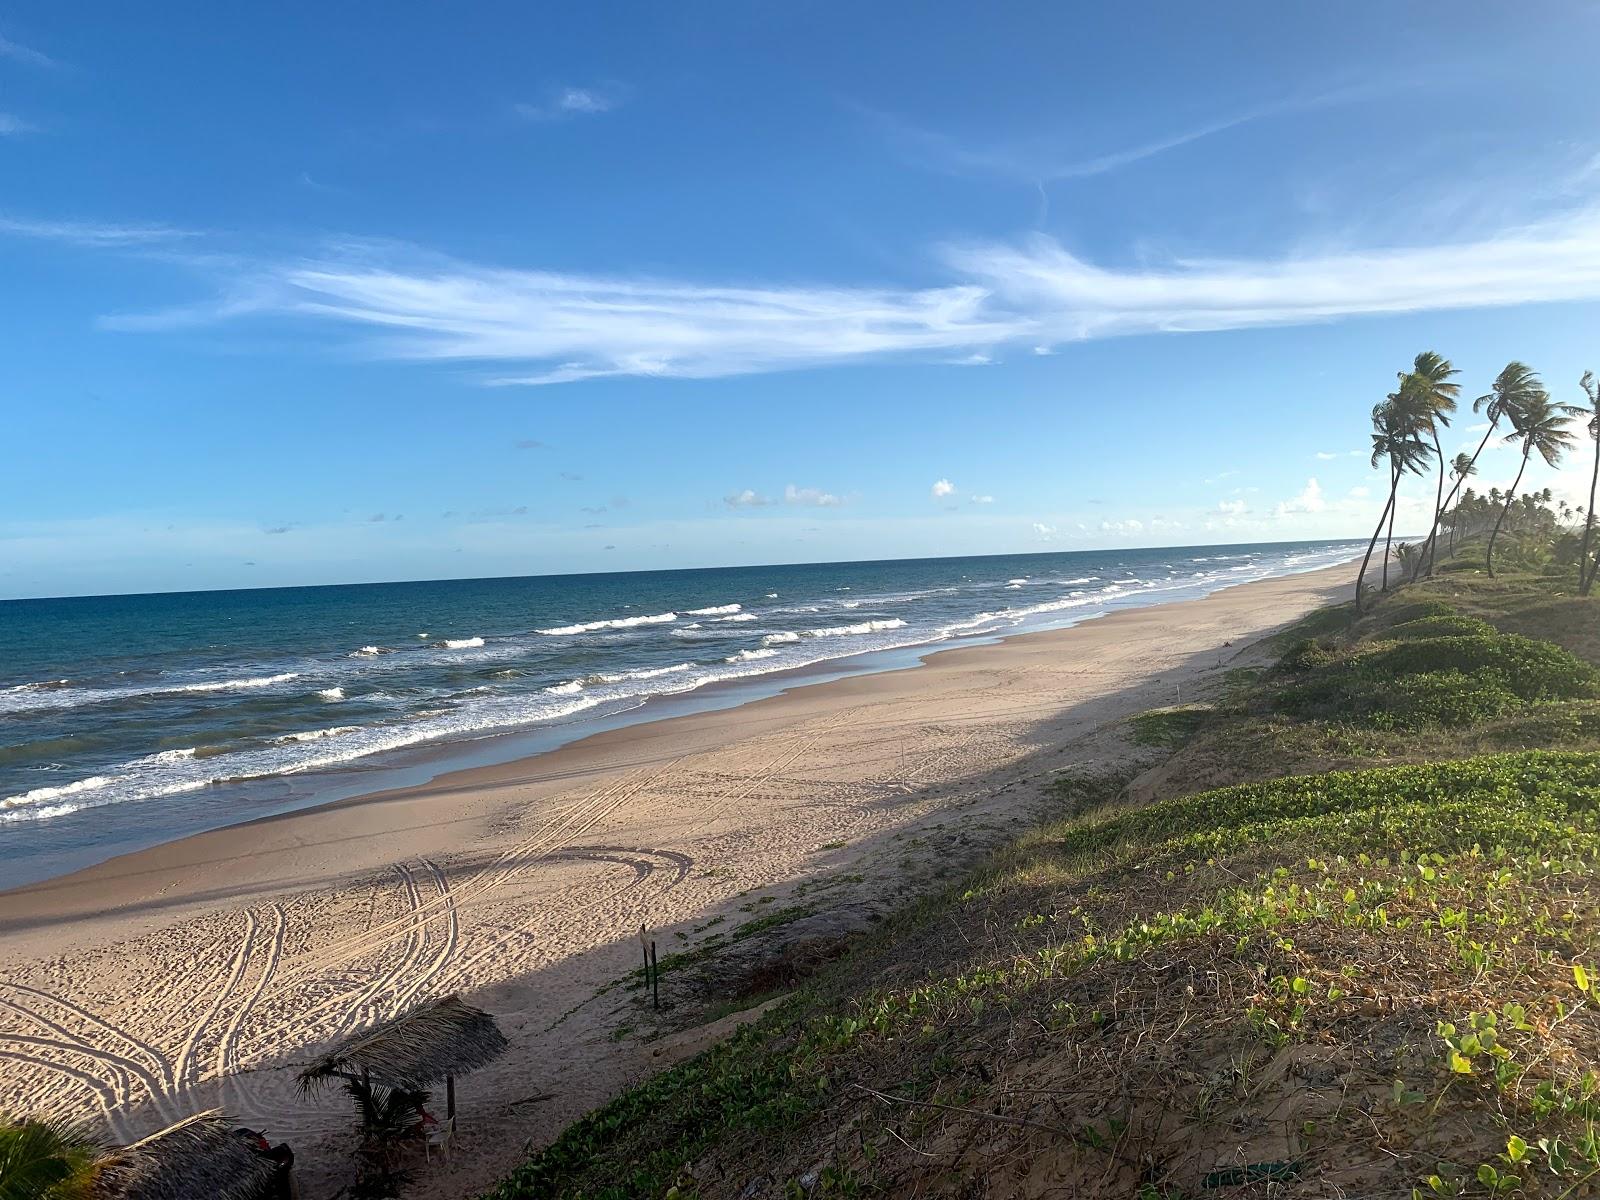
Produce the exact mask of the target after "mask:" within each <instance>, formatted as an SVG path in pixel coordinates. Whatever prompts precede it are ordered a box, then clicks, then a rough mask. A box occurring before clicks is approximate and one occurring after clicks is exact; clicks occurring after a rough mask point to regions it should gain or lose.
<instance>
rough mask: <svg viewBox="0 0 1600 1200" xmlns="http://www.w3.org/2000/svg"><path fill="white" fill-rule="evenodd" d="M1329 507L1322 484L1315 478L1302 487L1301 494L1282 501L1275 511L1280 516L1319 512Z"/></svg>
mask: <svg viewBox="0 0 1600 1200" xmlns="http://www.w3.org/2000/svg"><path fill="white" fill-rule="evenodd" d="M1327 507H1328V501H1327V498H1326V497H1325V496H1323V494H1322V485H1321V484H1320V483H1318V482H1317V481H1316V480H1315V479H1308V480H1306V486H1305V487H1303V488H1301V489H1300V494H1299V495H1297V496H1294V497H1291V498H1290V499H1288V500H1283V501H1280V502H1279V504H1278V507H1277V508H1276V509H1275V510H1274V511H1275V512H1276V514H1277V515H1278V516H1280V517H1288V516H1293V515H1296V514H1299V513H1319V512H1322V511H1323V510H1324V509H1325V508H1327Z"/></svg>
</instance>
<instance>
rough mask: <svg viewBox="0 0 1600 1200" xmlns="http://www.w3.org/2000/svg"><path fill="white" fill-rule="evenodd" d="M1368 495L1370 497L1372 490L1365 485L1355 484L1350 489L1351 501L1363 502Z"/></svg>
mask: <svg viewBox="0 0 1600 1200" xmlns="http://www.w3.org/2000/svg"><path fill="white" fill-rule="evenodd" d="M1370 495H1372V489H1371V488H1369V487H1368V486H1367V485H1366V484H1357V485H1356V486H1355V487H1353V488H1351V489H1350V498H1351V499H1352V500H1365V499H1366V498H1367V497H1368V496H1370Z"/></svg>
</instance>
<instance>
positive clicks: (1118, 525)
mask: <svg viewBox="0 0 1600 1200" xmlns="http://www.w3.org/2000/svg"><path fill="white" fill-rule="evenodd" d="M1100 532H1101V533H1120V534H1130V533H1143V532H1144V522H1143V521H1137V520H1133V519H1131V518H1130V519H1129V520H1126V521H1101V522H1100Z"/></svg>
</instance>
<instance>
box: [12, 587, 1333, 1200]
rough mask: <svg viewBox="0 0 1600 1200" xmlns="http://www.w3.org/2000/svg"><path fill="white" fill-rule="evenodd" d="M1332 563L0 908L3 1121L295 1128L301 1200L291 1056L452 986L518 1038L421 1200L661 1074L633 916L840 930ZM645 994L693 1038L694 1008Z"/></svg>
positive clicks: (1029, 798) (1287, 607)
mask: <svg viewBox="0 0 1600 1200" xmlns="http://www.w3.org/2000/svg"><path fill="white" fill-rule="evenodd" d="M1354 573H1355V566H1354V564H1353V563H1352V564H1342V565H1340V566H1335V567H1329V568H1322V569H1320V570H1316V571H1311V572H1306V573H1302V574H1299V575H1293V576H1284V577H1278V578H1274V579H1268V580H1259V581H1253V582H1249V583H1244V584H1240V585H1237V586H1235V587H1230V588H1226V589H1221V590H1219V591H1217V592H1214V593H1212V594H1210V595H1208V596H1206V597H1203V598H1200V599H1195V600H1184V601H1179V602H1174V603H1167V604H1161V605H1150V606H1147V607H1142V608H1131V609H1126V610H1122V611H1120V612H1117V613H1113V614H1110V615H1108V616H1106V617H1104V618H1102V619H1099V620H1094V621H1089V622H1085V623H1082V624H1079V625H1076V626H1073V627H1070V628H1066V629H1061V630H1053V631H1047V632H1037V633H1026V634H1018V635H1014V636H1012V637H1010V638H1005V639H1001V640H999V641H996V642H993V643H989V644H983V645H967V646H957V647H950V648H946V649H941V650H940V651H939V652H937V653H933V654H926V653H925V652H924V657H925V661H923V662H922V663H921V665H920V666H919V667H918V668H917V669H914V670H909V669H908V670H896V671H880V672H877V673H874V674H868V675H857V676H854V677H851V678H846V679H838V680H833V681H831V682H827V683H821V684H814V685H804V686H793V687H789V688H787V689H786V690H784V691H783V692H781V693H780V694H778V695H775V696H772V697H770V698H767V699H764V700H758V701H755V702H753V703H748V704H744V705H741V706H739V707H736V708H732V709H722V710H713V711H707V712H701V713H697V714H691V715H685V716H680V717H674V718H669V719H666V720H658V721H654V722H650V723H646V724H639V725H634V726H631V727H629V728H627V729H622V730H615V731H610V732H606V733H599V734H595V735H592V736H590V737H588V738H585V739H582V740H580V741H578V742H574V743H571V744H569V745H568V746H566V747H563V748H562V749H559V750H556V751H553V752H551V753H549V754H545V755H541V756H538V757H536V758H532V759H522V760H517V761H513V762H508V763H502V764H498V765H493V766H485V767H479V768H472V769H468V770H465V771H456V772H450V773H446V774H444V775H441V776H439V777H438V778H437V779H434V780H432V781H431V782H430V783H427V784H425V785H421V786H418V787H413V788H404V789H396V790H391V791H388V792H383V793H377V794H373V795H368V796H363V797H359V798H351V799H347V800H341V801H335V802H332V803H330V804H326V805H322V806H319V807H317V808H314V809H300V810H297V811H295V812H291V813H287V814H282V815H279V816H275V817H268V818H264V819H262V820H259V821H256V822H252V823H248V824H242V825H233V826H228V827H225V828H222V829H218V830H212V831H210V832H207V833H202V834H197V835H193V836H191V837H188V838H185V839H182V840H180V841H177V842H171V843H166V844H163V845H162V846H159V847H154V848H152V849H149V850H143V851H138V852H136V853H134V854H130V855H126V856H122V857H119V858H117V859H113V860H111V861H109V862H107V863H103V864H100V865H99V866H97V867H92V868H88V869H87V870H84V871H80V872H75V873H73V874H71V875H67V876H62V877H59V878H57V879H55V880H51V881H47V882H45V883H43V884H35V885H30V886H26V887H23V888H21V889H17V890H13V891H10V892H7V893H4V895H5V904H4V905H3V906H0V908H3V916H0V947H3V950H4V957H5V961H6V963H7V970H6V976H7V978H6V979H5V980H0V983H4V984H8V985H10V986H12V987H18V988H25V989H28V990H27V992H26V996H28V997H41V996H43V997H51V998H53V999H51V1001H50V1003H51V1004H55V1005H57V1006H58V1007H56V1008H49V1009H37V1010H36V1011H37V1013H38V1018H37V1019H35V1018H29V1017H27V1016H26V1015H25V1013H24V1010H25V1009H26V1008H27V1007H28V1005H35V1004H38V1003H41V1002H40V1001H37V1000H27V1002H26V1003H25V1004H21V1005H18V1004H10V1005H9V1006H5V1005H0V1038H3V1037H4V1036H5V1035H6V1034H7V1033H10V1034H12V1035H13V1036H23V1037H25V1038H32V1039H34V1041H37V1039H38V1036H39V1029H40V1026H39V1020H40V1019H44V1018H48V1019H49V1020H50V1021H51V1022H53V1025H54V1026H55V1027H56V1028H55V1029H54V1031H53V1032H50V1033H49V1035H48V1036H49V1038H50V1039H51V1040H52V1042H54V1043H56V1044H57V1048H56V1049H51V1050H48V1051H37V1052H34V1053H35V1062H34V1063H33V1064H32V1065H23V1066H19V1067H17V1069H16V1070H15V1071H14V1072H11V1077H10V1078H9V1079H7V1080H5V1081H0V1107H7V1108H11V1109H19V1110H27V1109H31V1110H34V1111H39V1112H42V1113H45V1114H55V1115H62V1116H73V1115H75V1116H78V1117H80V1118H81V1117H84V1116H94V1115H96V1114H98V1115H99V1116H100V1118H101V1119H102V1120H103V1121H104V1123H105V1124H106V1126H107V1128H108V1132H110V1133H111V1134H112V1135H113V1136H115V1137H118V1138H131V1137H136V1136H142V1135H143V1134H145V1133H148V1132H150V1131H151V1130H152V1129H154V1128H158V1127H160V1126H161V1125H162V1124H164V1123H167V1122H168V1121H169V1120H171V1119H175V1118H176V1117H177V1116H181V1115H183V1114H184V1113H186V1112H192V1111H194V1110H195V1109H197V1108H205V1107H212V1106H217V1105H220V1106H222V1107H225V1108H227V1109H228V1110H229V1111H230V1112H232V1113H233V1114H235V1115H236V1116H237V1117H238V1118H239V1119H240V1120H244V1121H247V1122H249V1123H251V1124H252V1125H253V1127H266V1128H268V1129H269V1130H271V1131H272V1133H273V1136H274V1138H275V1139H276V1138H278V1137H284V1138H287V1139H289V1140H290V1141H292V1142H293V1144H294V1145H295V1149H296V1153H297V1156H298V1158H299V1161H301V1162H302V1163H303V1164H304V1167H305V1170H304V1175H303V1178H304V1182H305V1184H306V1185H307V1186H308V1187H310V1188H312V1191H311V1192H308V1194H322V1193H323V1192H331V1191H333V1190H335V1185H336V1182H337V1179H338V1175H339V1172H340V1170H341V1169H342V1168H341V1164H342V1163H347V1161H348V1146H347V1144H346V1142H347V1138H348V1120H347V1117H346V1115H345V1112H344V1108H343V1105H342V1103H341V1101H340V1099H339V1098H338V1097H329V1098H327V1100H326V1101H324V1102H321V1103H308V1102H305V1101H302V1100H300V1099H298V1098H297V1097H296V1095H295V1092H294V1087H293V1072H294V1064H295V1063H296V1062H298V1061H302V1060H303V1059H304V1057H305V1056H306V1054H307V1053H308V1052H311V1051H312V1050H314V1049H315V1048H318V1047H321V1046H325V1045H326V1044H328V1042H329V1041H330V1040H333V1039H336V1038H338V1037H341V1036H345V1035H348V1034H349V1033H350V1032H352V1031H354V1030H356V1029H359V1028H362V1027H363V1026H365V1025H368V1024H371V1023H372V1022H373V1021H375V1020H380V1019H383V1018H384V1017H386V1016H389V1015H393V1014H394V1013H395V1012H398V1011H403V1010H404V1009H405V1008H407V1007H409V1006H410V1005H412V1004H414V1003H416V1002H418V1001H420V1000H424V999H429V998H432V997H435V996H440V995H447V994H450V993H459V994H462V995H463V996H465V997H466V998H467V999H468V1001H469V1003H473V1004H476V1005H478V1006H480V1007H483V1008H485V1009H486V1010H488V1011H489V1012H490V1013H491V1014H493V1015H494V1016H495V1017H496V1019H497V1020H498V1021H499V1022H500V1023H501V1025H502V1028H503V1029H504V1031H505V1033H506V1035H507V1037H508V1038H509V1039H510V1041H511V1045H512V1049H511V1051H510V1052H509V1053H508V1054H507V1055H506V1056H505V1057H504V1058H503V1059H502V1060H500V1061H499V1062H497V1063H495V1064H493V1065H492V1066H490V1067H488V1068H485V1069H484V1070H483V1071H481V1072H479V1073H477V1074H474V1075H473V1076H472V1077H471V1078H470V1079H469V1080H468V1081H467V1082H466V1083H465V1084H464V1086H463V1088H462V1095H461V1103H462V1110H461V1111H462V1126H461V1131H460V1134H459V1144H458V1147H457V1152H458V1157H457V1160H456V1163H455V1164H454V1165H452V1166H451V1167H448V1168H441V1169H440V1170H438V1171H437V1172H433V1173H430V1174H428V1175H427V1176H425V1177H423V1178H421V1179H420V1180H419V1183H418V1186H417V1189H416V1192H415V1195H417V1196H418V1197H421V1198H424V1200H427V1198H434V1200H448V1198H449V1197H455V1196H462V1195H467V1194H475V1193H476V1191H477V1190H479V1189H481V1187H482V1186H484V1185H486V1184H487V1183H489V1182H491V1181H492V1180H493V1179H494V1178H496V1177H497V1176H498V1175H499V1173H500V1172H502V1171H503V1170H505V1169H506V1168H507V1167H508V1166H509V1165H510V1164H511V1163H512V1162H513V1161H515V1159H516V1156H517V1153H518V1150H519V1148H520V1147H521V1146H522V1145H523V1144H524V1143H525V1142H528V1141H533V1142H535V1143H542V1142H543V1141H546V1140H548V1139H549V1138H550V1137H552V1136H554V1135H555V1133H557V1132H559V1130H560V1129H561V1128H563V1127H564V1126H565V1125H567V1124H569V1123H570V1122H571V1121H572V1120H574V1119H576V1118H577V1117H578V1116H581V1115H582V1114H583V1113H584V1112H587V1111H588V1110H589V1109H591V1108H592V1107H594V1105H596V1104H598V1103H600V1102H602V1101H603V1100H604V1099H606V1098H608V1097H609V1096H611V1095H614V1094H615V1093H616V1092H617V1091H618V1090H620V1089H621V1088H622V1087H624V1086H626V1085H627V1084H629V1083H632V1082H635V1081H637V1080H638V1079H640V1078H642V1077H643V1076H645V1075H648V1074H650V1073H652V1072H653V1071H654V1070H657V1069H659V1068H660V1066H661V1065H662V1061H663V1060H662V1059H661V1058H660V1057H658V1056H657V1055H656V1054H655V1053H653V1051H655V1050H660V1049H661V1048H662V1046H663V1045H664V1044H665V1043H662V1042H654V1043H652V1042H650V1041H648V1040H641V1037H640V1035H639V1034H637V1033H633V1032H630V1029H632V1028H633V1027H634V1025H635V1023H636V1022H638V1021H640V1020H648V1019H649V1016H648V1013H647V1012H646V1013H644V1014H642V1015H641V1014H639V1013H636V1012H635V1011H634V1009H633V1008H632V1007H631V1006H632V1004H633V1001H632V1000H631V998H630V995H629V994H628V993H627V991H626V989H625V988H624V989H616V990H615V991H613V990H612V989H614V988H615V986H616V983H617V981H618V980H622V979H626V978H627V977H628V975H629V972H630V971H631V972H635V973H636V972H637V967H638V963H637V953H638V943H637V933H638V929H639V927H640V926H641V925H646V926H648V927H649V928H650V929H651V930H652V936H653V937H656V938H658V939H659V940H660V941H661V942H662V944H663V948H664V949H665V950H666V951H667V952H668V953H672V952H679V953H686V952H689V951H693V950H696V949H698V948H706V949H707V952H710V949H709V948H711V947H715V946H722V947H729V946H737V947H738V948H740V949H741V950H742V951H743V952H745V953H749V952H752V951H754V952H761V951H763V950H765V951H771V950H773V947H772V946H771V945H770V944H768V943H767V942H765V941H764V938H765V937H766V936H768V935H766V934H763V935H761V936H755V937H750V938H748V939H747V940H737V941H719V940H718V939H717V934H718V933H719V932H722V931H723V930H733V929H735V928H736V927H738V926H740V925H743V924H745V923H750V924H753V925H755V926H757V927H760V926H761V925H762V922H761V920H760V918H762V917H763V916H764V915H772V916H776V915H779V914H785V913H788V914H795V913H800V912H803V913H804V914H805V916H804V919H794V922H793V923H792V924H789V925H787V926H786V927H785V928H782V929H779V930H777V931H776V933H774V934H773V935H771V936H779V935H783V936H802V935H805V936H819V937H824V938H829V937H832V938H837V937H840V936H848V934H849V933H850V932H852V931H853V930H856V929H860V928H864V927H866V924H867V923H868V922H870V921H871V920H874V919H876V916H881V915H883V914H884V913H885V912H887V911H890V910H892V909H893V908H895V907H897V906H899V905H901V904H903V903H906V902H908V901H909V900H911V899H913V898H914V897H916V896H917V895H920V894H923V893H925V892H926V891H927V890H929V889H931V888H934V887H937V886H939V885H940V883H941V881H944V880H947V879H948V878H949V872H950V871H951V870H952V869H958V868H959V867H960V866H961V865H963V864H966V863H971V862H974V861H976V859H977V858H978V857H979V856H981V855H982V854H984V853H987V850H988V848H990V847H992V846H994V845H997V844H1000V843H1001V842H1003V841H1005V840H1008V839H1009V838H1011V837H1014V836H1015V835H1016V833H1017V832H1019V831H1020V830H1021V829H1023V828H1025V827H1026V826H1027V824H1028V823H1029V822H1030V821H1032V820H1036V819H1037V814H1038V812H1039V810H1040V805H1041V804H1043V803H1046V802H1047V796H1046V793H1045V790H1044V788H1043V786H1042V785H1043V783H1044V782H1045V781H1046V780H1048V779H1049V778H1050V777H1051V775H1052V773H1054V772H1057V771H1062V770H1067V771H1075V772H1086V773H1093V772H1095V771H1111V770H1120V769H1126V768H1128V767H1129V766H1133V767H1137V766H1139V765H1140V763H1141V762H1142V761H1143V757H1141V756H1145V757H1147V756H1148V755H1149V754H1150V752H1149V751H1148V750H1140V749H1139V748H1137V747H1135V746H1133V745H1132V743H1130V742H1129V741H1128V739H1127V737H1126V726H1125V725H1124V722H1125V720H1126V718H1128V717H1129V716H1132V715H1134V714H1135V713H1137V712H1140V711H1145V710H1147V709H1150V708H1154V707H1160V706H1162V705H1166V704H1170V703H1173V702H1174V700H1176V699H1179V698H1180V697H1179V695H1177V694H1176V693H1178V692H1180V691H1181V693H1182V695H1181V698H1184V699H1187V698H1189V697H1191V696H1196V697H1198V696H1202V695H1204V694H1206V690H1207V689H1208V688H1214V687H1218V686H1220V683H1221V680H1222V678H1223V676H1224V675H1225V673H1226V671H1227V670H1229V669H1230V668H1231V667H1233V666H1236V665H1239V664H1240V663H1241V662H1244V663H1253V662H1256V661H1258V660H1259V661H1265V660H1264V659H1263V658H1262V656H1261V654H1260V653H1259V652H1258V651H1257V650H1256V649H1255V647H1256V645H1257V643H1258V641H1259V639H1260V638H1262V637H1264V636H1267V635H1270V634H1271V633H1272V632H1274V631H1276V630H1277V629H1279V628H1282V627H1283V626H1284V625H1286V624H1288V623H1290V622H1292V621H1294V620H1296V619H1298V618H1299V617H1301V616H1303V615H1304V614H1305V613H1307V612H1310V611H1312V610H1314V609H1315V608H1317V607H1320V606H1323V605H1325V604H1328V603H1333V602H1337V601H1338V600H1340V599H1342V598H1345V597H1348V595H1349V594H1350V593H1351V590H1352V587H1353V578H1354ZM768 904H770V905H772V907H763V906H765V905H768ZM874 914H876V916H875V915H874ZM719 925H720V926H722V929H721V930H718V929H714V928H713V927H715V926H719ZM741 937H742V935H741ZM669 978H673V979H677V980H678V982H676V983H674V984H673V985H672V986H673V988H674V989H677V988H683V987H685V986H687V984H686V981H685V979H684V977H680V976H671V977H669ZM664 990H665V989H664ZM667 998H669V999H670V1001H671V1002H673V1003H681V1004H684V1005H685V1006H686V1008H685V1010H684V1011H685V1015H686V1018H687V1019H688V1020H691V1021H692V1019H693V1016H692V1014H693V1011H694V1010H695V1002H694V1001H693V1000H692V999H689V998H687V997H685V996H683V995H682V994H681V993H678V994H674V995H672V996H670V997H667ZM0 999H7V1000H13V999H16V997H12V996H8V995H6V994H4V993H0ZM597 1001H598V1003H597ZM67 1005H70V1006H71V1010H70V1011H69V1009H68V1008H67V1007H65V1006H67ZM74 1013H76V1014H77V1015H73V1014H74ZM108 1031H114V1032H112V1033H109V1034H108ZM68 1033H70V1035H71V1037H70V1038H69V1037H68V1036H67V1034H68ZM108 1036H109V1037H111V1038H112V1039H113V1041H114V1044H111V1043H108V1041H107V1039H108ZM73 1038H76V1039H79V1040H78V1041H77V1042H73V1041H72V1039H73ZM74 1045H76V1046H78V1047H79V1048H78V1049H76V1050H75V1049H74ZM127 1047H137V1048H138V1053H137V1054H133V1055H131V1056H130V1055H129V1053H128V1052H127V1050H126V1048H127ZM112 1052H114V1053H112ZM108 1054H110V1056H111V1058H114V1059H115V1060H116V1062H115V1063H110V1060H109V1059H108ZM63 1056H64V1057H63ZM133 1060H137V1062H136V1064H135V1065H137V1066H140V1068H141V1070H140V1071H135V1070H133V1069H131V1068H130V1067H128V1066H127V1065H126V1064H127V1062H129V1061H133ZM56 1061H59V1062H60V1064H61V1065H60V1067H59V1068H57V1067H55V1066H53V1065H52V1063H54V1062H56ZM108 1063H109V1064H110V1065H107V1064H108ZM141 1071H142V1073H141ZM530 1092H538V1093H541V1094H543V1093H549V1094H550V1095H551V1098H550V1099H549V1100H548V1102H541V1103H540V1104H537V1105H527V1104H524V1103H523V1101H525V1100H526V1099H527V1098H528V1096H529V1093H530Z"/></svg>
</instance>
